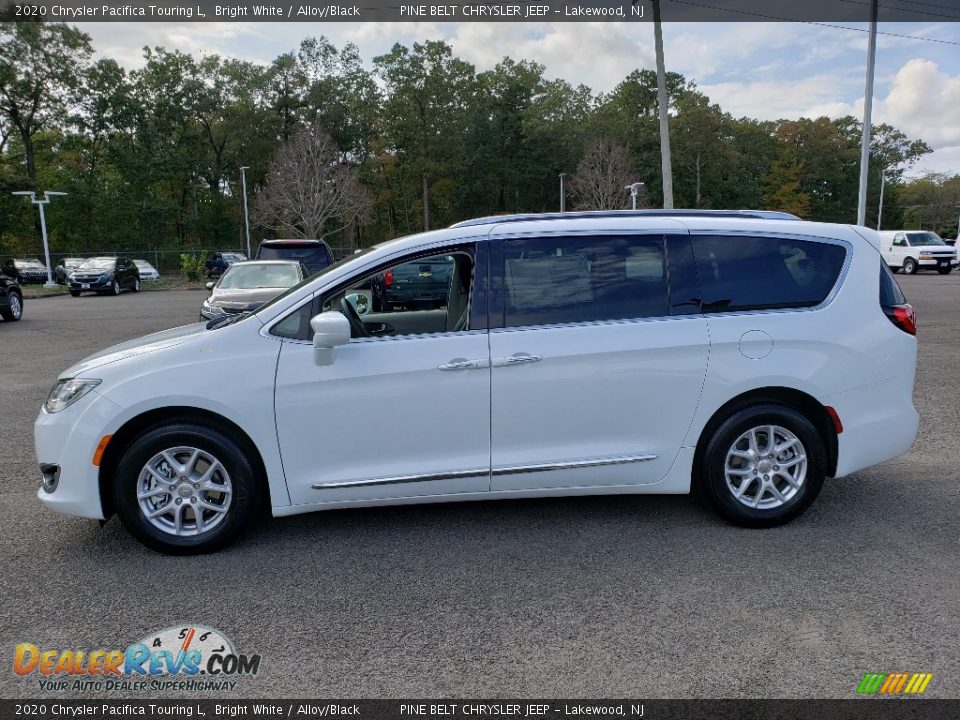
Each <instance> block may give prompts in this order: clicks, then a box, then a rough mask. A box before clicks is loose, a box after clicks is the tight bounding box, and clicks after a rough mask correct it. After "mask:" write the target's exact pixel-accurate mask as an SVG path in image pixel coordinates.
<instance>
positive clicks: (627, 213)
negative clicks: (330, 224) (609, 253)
mask: <svg viewBox="0 0 960 720" xmlns="http://www.w3.org/2000/svg"><path fill="white" fill-rule="evenodd" d="M622 217H738V218H754V219H760V220H799V219H800V218H799V217H797V216H796V215H793V214H791V213H787V212H780V211H779V210H584V211H580V212H565V213H524V214H518V215H488V216H487V217H481V218H474V219H472V220H463V221H461V222H458V223H454V224H453V225H451V226H450V227H452V228H462V227H470V226H473V225H497V224H500V223H514V222H531V221H534V220H572V219H576V218H622Z"/></svg>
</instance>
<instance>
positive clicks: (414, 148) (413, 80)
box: [374, 41, 477, 229]
mask: <svg viewBox="0 0 960 720" xmlns="http://www.w3.org/2000/svg"><path fill="white" fill-rule="evenodd" d="M374 65H375V66H376V69H377V73H378V74H379V75H380V77H381V79H382V80H383V82H384V84H385V86H386V91H387V100H386V102H385V103H384V107H383V112H382V115H381V117H382V123H383V131H384V135H385V145H386V147H387V149H390V150H392V151H393V152H396V153H397V154H398V155H399V156H400V157H401V159H402V160H403V161H404V162H403V169H404V170H405V174H406V176H407V177H401V182H403V181H404V180H406V181H407V182H406V183H404V184H406V185H408V186H409V184H410V183H409V181H410V180H413V181H414V183H416V184H419V185H420V198H421V209H422V211H423V228H424V229H429V227H430V221H431V217H432V215H434V214H436V215H439V216H440V218H441V219H442V220H444V221H448V220H450V219H452V215H453V213H452V212H451V210H452V207H451V206H450V202H449V198H450V197H451V193H449V192H445V193H444V197H445V199H447V202H443V203H437V204H436V205H437V207H434V208H433V212H431V205H430V193H431V188H432V187H433V186H434V185H437V184H438V183H440V187H438V189H442V188H443V187H449V185H448V183H444V182H442V181H450V180H455V179H456V178H457V177H458V176H459V175H460V171H461V170H462V168H463V165H464V157H463V151H464V147H465V143H464V135H465V132H466V131H465V128H466V127H468V118H470V116H471V114H470V108H471V107H472V106H473V104H474V103H475V101H476V93H477V81H476V74H475V72H474V67H473V65H471V64H470V63H468V62H465V61H463V60H460V59H459V58H455V57H454V56H453V51H452V49H451V48H450V46H449V45H447V44H446V43H444V42H440V41H428V42H426V43H423V44H421V43H414V44H413V49H412V50H411V49H410V48H407V47H404V46H403V45H400V44H397V45H394V46H393V49H391V51H390V52H389V53H387V54H386V55H381V56H379V57H377V58H374ZM418 181H419V182H418Z"/></svg>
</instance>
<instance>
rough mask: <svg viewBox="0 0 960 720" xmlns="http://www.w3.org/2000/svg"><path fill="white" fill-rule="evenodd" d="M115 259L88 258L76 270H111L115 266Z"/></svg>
mask: <svg viewBox="0 0 960 720" xmlns="http://www.w3.org/2000/svg"><path fill="white" fill-rule="evenodd" d="M116 263H117V260H116V258H109V257H101V258H90V259H89V260H87V261H86V262H84V263H83V264H82V265H81V266H80V267H79V268H78V269H79V270H113V268H114V266H115V265H116Z"/></svg>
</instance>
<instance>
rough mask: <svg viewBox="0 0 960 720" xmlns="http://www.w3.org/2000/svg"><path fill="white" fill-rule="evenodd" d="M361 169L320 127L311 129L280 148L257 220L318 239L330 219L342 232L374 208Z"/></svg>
mask: <svg viewBox="0 0 960 720" xmlns="http://www.w3.org/2000/svg"><path fill="white" fill-rule="evenodd" d="M370 204H371V202H370V196H369V193H368V192H367V190H366V189H365V188H364V187H363V186H362V185H361V184H360V180H359V177H358V175H357V171H356V168H354V167H353V166H351V165H350V164H348V163H347V162H346V161H345V159H344V157H343V153H341V152H340V150H339V149H338V148H337V146H336V145H335V144H334V142H333V140H332V139H331V138H330V136H329V135H327V134H326V133H325V132H324V131H323V130H322V129H321V128H320V127H319V126H318V125H308V126H307V127H305V128H303V129H302V130H301V131H300V132H298V133H297V134H296V135H294V136H293V138H291V140H290V141H289V142H287V143H285V144H283V145H281V146H280V149H278V150H277V152H276V154H275V155H274V156H273V160H272V161H271V162H270V167H269V169H268V170H267V177H266V184H265V185H264V187H263V189H262V190H261V191H260V192H259V193H257V196H256V198H255V199H254V203H253V205H254V213H255V215H256V218H257V220H258V222H259V223H260V224H261V225H264V226H266V227H270V228H273V229H274V230H276V231H277V232H278V233H281V234H283V235H286V236H288V237H303V238H319V237H320V236H321V235H322V234H323V231H324V229H325V227H326V224H327V221H329V220H332V219H337V220H338V221H340V223H341V224H340V225H339V226H338V227H337V228H335V229H334V231H337V230H342V229H343V228H345V227H347V226H348V225H350V224H351V223H353V222H354V221H356V220H357V219H358V218H362V217H363V216H364V215H366V213H367V212H368V210H369V208H370Z"/></svg>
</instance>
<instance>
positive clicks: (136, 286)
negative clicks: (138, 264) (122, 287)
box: [130, 278, 140, 292]
mask: <svg viewBox="0 0 960 720" xmlns="http://www.w3.org/2000/svg"><path fill="white" fill-rule="evenodd" d="M130 289H131V290H132V291H133V292H140V279H139V278H137V279H136V280H134V281H133V285H132V286H131V288H130Z"/></svg>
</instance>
